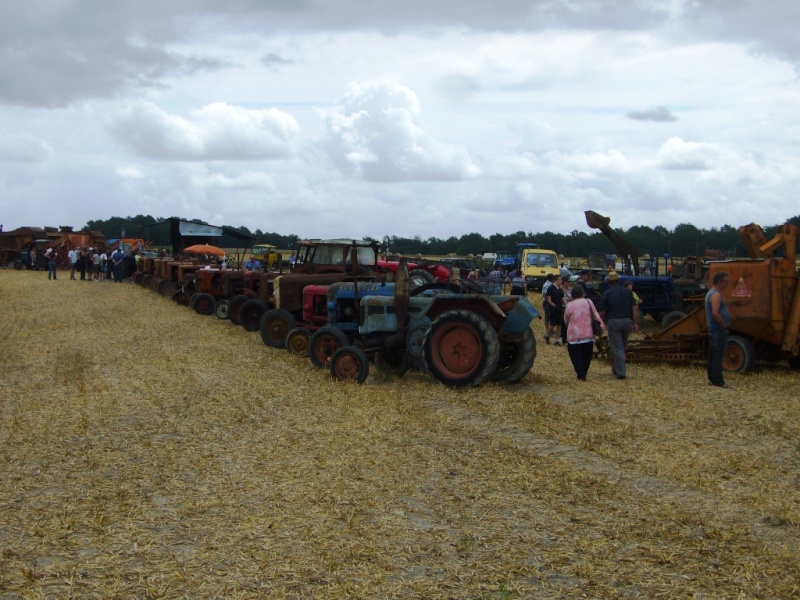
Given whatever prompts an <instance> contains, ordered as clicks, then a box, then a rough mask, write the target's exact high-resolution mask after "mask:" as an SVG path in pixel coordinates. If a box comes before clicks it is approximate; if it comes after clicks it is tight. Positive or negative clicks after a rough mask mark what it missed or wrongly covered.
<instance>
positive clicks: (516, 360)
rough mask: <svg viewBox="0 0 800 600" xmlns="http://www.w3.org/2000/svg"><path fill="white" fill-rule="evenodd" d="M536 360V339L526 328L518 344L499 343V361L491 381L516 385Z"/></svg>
mask: <svg viewBox="0 0 800 600" xmlns="http://www.w3.org/2000/svg"><path fill="white" fill-rule="evenodd" d="M535 359H536V337H534V335H533V330H532V329H531V328H530V327H528V328H527V329H526V330H525V331H524V332H523V334H522V340H520V341H518V342H501V343H500V359H499V360H498V361H497V370H496V371H495V372H494V373H493V374H492V381H497V382H500V383H506V384H511V383H517V382H518V381H520V380H521V379H522V378H523V377H525V375H527V374H528V371H530V370H531V368H532V367H533V361H534V360H535Z"/></svg>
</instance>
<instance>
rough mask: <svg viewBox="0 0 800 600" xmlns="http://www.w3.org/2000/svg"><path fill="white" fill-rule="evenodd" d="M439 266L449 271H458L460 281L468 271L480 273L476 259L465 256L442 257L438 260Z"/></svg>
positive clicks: (465, 276)
mask: <svg viewBox="0 0 800 600" xmlns="http://www.w3.org/2000/svg"><path fill="white" fill-rule="evenodd" d="M439 264H440V265H442V266H445V267H447V268H448V269H450V270H451V271H452V270H453V269H458V272H459V276H460V277H461V279H466V278H467V275H469V273H470V271H473V270H477V271H479V272H480V266H479V265H478V261H477V259H475V258H469V257H466V256H444V257H442V258H440V259H439Z"/></svg>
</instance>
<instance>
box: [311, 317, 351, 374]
mask: <svg viewBox="0 0 800 600" xmlns="http://www.w3.org/2000/svg"><path fill="white" fill-rule="evenodd" d="M349 344H350V341H349V340H348V339H347V336H346V335H345V334H344V333H342V332H341V331H340V330H339V329H335V328H333V327H320V328H319V329H317V330H316V331H315V332H314V335H312V336H311V340H310V341H309V344H308V358H309V359H311V364H312V365H314V366H315V367H317V368H318V369H321V368H323V367H324V366H325V365H326V364H327V362H328V359H329V358H330V357H331V356H333V353H334V352H336V351H337V350H338V349H339V348H342V347H344V346H348V345H349Z"/></svg>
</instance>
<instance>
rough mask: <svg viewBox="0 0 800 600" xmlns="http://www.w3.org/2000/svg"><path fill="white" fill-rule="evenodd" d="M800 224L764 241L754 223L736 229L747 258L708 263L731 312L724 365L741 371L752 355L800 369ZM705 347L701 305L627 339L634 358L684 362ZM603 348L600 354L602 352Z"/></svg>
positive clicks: (698, 357)
mask: <svg viewBox="0 0 800 600" xmlns="http://www.w3.org/2000/svg"><path fill="white" fill-rule="evenodd" d="M798 234H800V228H798V227H797V226H795V225H791V224H789V223H787V224H785V225H783V226H781V227H779V228H778V230H777V232H776V234H775V236H774V237H773V238H772V239H771V240H767V239H766V238H765V236H764V233H763V231H762V230H761V227H759V226H758V225H756V224H750V225H745V226H743V227H740V228H739V236H740V237H741V238H742V240H743V242H744V244H745V247H746V248H747V251H748V254H749V255H750V258H749V259H732V260H727V261H720V262H711V263H709V276H710V277H711V278H713V276H714V274H715V273H717V272H719V271H724V272H725V273H727V275H728V277H729V282H730V283H729V284H728V287H727V288H726V289H725V290H724V291H723V292H722V296H723V299H724V300H725V302H726V303H727V305H728V308H729V310H730V314H731V330H730V336H729V340H728V346H727V348H726V352H725V359H724V361H723V366H724V368H725V369H726V370H727V371H733V372H738V373H745V372H747V371H749V370H751V369H752V368H753V367H754V365H755V361H756V359H759V360H768V361H778V360H783V359H785V360H787V361H788V362H789V366H790V367H791V368H793V369H800V287H799V286H798V271H797V267H796V262H795V261H796V258H795V249H796V243H797V237H798ZM707 348H708V324H707V322H706V313H705V307H704V306H699V307H697V308H695V309H694V310H692V311H691V312H689V313H688V314H686V315H685V316H684V317H683V318H681V319H680V320H678V321H676V322H674V323H672V324H671V325H669V326H668V327H666V328H664V329H662V330H661V331H660V332H659V333H657V334H655V335H653V336H650V337H646V338H645V339H644V340H630V341H629V344H628V356H629V359H630V360H632V361H656V362H664V361H668V362H688V361H691V360H703V359H705V357H706V352H707ZM604 351H605V350H604V349H603V348H601V353H604Z"/></svg>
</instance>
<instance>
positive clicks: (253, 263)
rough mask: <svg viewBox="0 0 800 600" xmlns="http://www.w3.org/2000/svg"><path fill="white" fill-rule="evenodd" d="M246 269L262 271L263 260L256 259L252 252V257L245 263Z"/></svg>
mask: <svg viewBox="0 0 800 600" xmlns="http://www.w3.org/2000/svg"><path fill="white" fill-rule="evenodd" d="M244 270H245V271H260V270H261V262H260V261H258V260H256V257H255V256H253V255H252V254H251V255H250V259H249V260H248V261H247V262H245V263H244Z"/></svg>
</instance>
